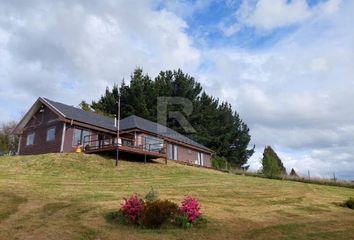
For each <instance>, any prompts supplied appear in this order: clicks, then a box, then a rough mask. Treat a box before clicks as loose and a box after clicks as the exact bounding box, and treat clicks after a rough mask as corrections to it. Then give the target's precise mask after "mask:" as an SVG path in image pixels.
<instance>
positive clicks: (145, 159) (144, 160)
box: [144, 155, 146, 163]
mask: <svg viewBox="0 0 354 240" xmlns="http://www.w3.org/2000/svg"><path fill="white" fill-rule="evenodd" d="M144 163H146V155H144Z"/></svg>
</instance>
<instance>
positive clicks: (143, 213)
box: [106, 194, 207, 228]
mask: <svg viewBox="0 0 354 240" xmlns="http://www.w3.org/2000/svg"><path fill="white" fill-rule="evenodd" d="M150 195H154V198H151V196H149V198H147V199H146V201H144V200H143V199H141V198H139V197H138V196H137V195H132V196H130V197H129V198H124V203H123V204H122V207H121V209H120V210H119V211H117V212H111V213H109V214H107V216H106V219H107V221H110V222H116V223H122V224H127V223H134V224H136V225H139V226H142V227H146V228H160V227H161V226H163V225H165V226H169V225H174V226H177V227H182V228H191V227H194V226H195V227H201V226H205V225H206V224H207V220H206V219H204V218H203V217H202V213H201V211H200V203H199V201H198V200H197V199H196V198H193V197H191V196H186V197H185V198H184V199H183V201H182V203H181V206H180V207H178V205H177V204H176V203H174V202H171V201H169V200H160V199H158V198H157V197H156V196H155V194H150ZM155 198H156V199H155ZM153 199H155V200H153Z"/></svg>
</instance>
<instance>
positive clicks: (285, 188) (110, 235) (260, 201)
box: [0, 154, 354, 239]
mask: <svg viewBox="0 0 354 240" xmlns="http://www.w3.org/2000/svg"><path fill="white" fill-rule="evenodd" d="M150 186H153V187H154V189H155V190H157V191H158V192H159V195H160V197H162V198H168V199H170V200H173V201H175V202H177V203H179V202H180V201H181V199H182V198H183V196H184V195H186V194H191V195H193V196H195V197H197V198H198V199H200V201H201V203H202V206H203V210H204V214H205V217H206V218H207V219H208V220H209V225H208V227H207V228H202V229H192V230H183V229H164V230H146V229H136V228H133V227H130V226H122V225H111V224H109V223H107V222H106V221H105V219H104V215H105V213H107V212H109V211H112V210H114V209H118V208H119V207H120V203H121V200H122V198H123V197H125V196H128V195H130V194H132V193H138V194H140V195H144V194H145V193H146V192H147V191H148V190H149V188H150ZM349 196H354V189H347V188H339V187H329V186H319V185H312V184H304V183H297V182H287V181H278V180H270V179H261V178H254V177H245V176H235V175H230V174H226V173H220V172H217V171H213V170H205V169H199V168H195V167H189V166H182V165H178V164H175V163H172V162H169V164H168V165H167V166H166V165H164V164H160V163H154V164H153V163H151V164H146V165H144V164H142V163H134V162H126V161H121V162H120V165H119V168H118V169H117V168H115V167H114V164H113V162H112V161H108V160H106V159H104V158H102V157H99V156H96V155H84V154H47V155H40V156H26V157H22V156H18V157H2V158H0V239H16V238H17V239H41V238H42V239H44V238H45V239H142V238H143V239H156V238H157V237H158V238H159V239H236V238H237V239H269V238H272V239H351V238H352V236H354V211H353V210H350V209H346V208H342V207H339V206H338V203H340V202H342V201H343V200H345V199H347V198H348V197H349Z"/></svg>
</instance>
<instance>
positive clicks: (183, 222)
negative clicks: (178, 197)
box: [175, 214, 192, 228]
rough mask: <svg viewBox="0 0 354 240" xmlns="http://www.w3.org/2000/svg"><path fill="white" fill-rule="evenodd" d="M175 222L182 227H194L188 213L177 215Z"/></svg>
mask: <svg viewBox="0 0 354 240" xmlns="http://www.w3.org/2000/svg"><path fill="white" fill-rule="evenodd" d="M175 222H176V225H177V226H178V227H182V228H190V227H192V224H191V223H190V222H189V219H188V215H187V214H180V215H178V216H176V219H175Z"/></svg>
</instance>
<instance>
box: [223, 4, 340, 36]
mask: <svg viewBox="0 0 354 240" xmlns="http://www.w3.org/2000/svg"><path fill="white" fill-rule="evenodd" d="M340 4H341V0H328V1H326V2H321V3H319V4H318V5H316V6H315V7H310V6H309V4H308V2H307V1H306V0H293V1H287V0H257V1H254V0H245V1H243V2H242V4H241V6H240V7H239V8H238V10H237V12H236V13H235V23H232V24H230V25H227V26H225V24H224V23H221V24H220V26H219V27H220V30H221V31H222V32H223V33H224V34H225V35H226V36H232V35H233V34H235V33H237V32H238V31H240V30H241V29H242V28H243V27H254V28H256V29H257V30H258V31H260V32H262V33H264V32H266V33H267V32H270V31H272V30H274V29H278V28H282V27H288V26H292V25H295V24H300V23H303V22H305V21H310V20H311V21H312V20H313V18H319V17H328V16H331V15H333V14H335V13H336V12H337V11H338V9H339V6H340Z"/></svg>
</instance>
